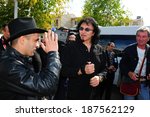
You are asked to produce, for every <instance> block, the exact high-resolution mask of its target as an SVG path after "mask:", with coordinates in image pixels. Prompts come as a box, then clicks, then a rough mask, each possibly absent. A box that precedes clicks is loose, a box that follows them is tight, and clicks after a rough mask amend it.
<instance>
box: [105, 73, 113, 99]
mask: <svg viewBox="0 0 150 117" xmlns="http://www.w3.org/2000/svg"><path fill="white" fill-rule="evenodd" d="M114 77H115V73H114V72H111V73H107V79H106V80H105V81H104V99H105V100H110V99H111V93H112V87H113V81H114Z"/></svg>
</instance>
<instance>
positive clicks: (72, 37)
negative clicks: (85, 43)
mask: <svg viewBox="0 0 150 117" xmlns="http://www.w3.org/2000/svg"><path fill="white" fill-rule="evenodd" d="M73 41H76V33H75V32H70V33H69V34H68V36H67V39H66V43H67V44H68V43H70V42H73Z"/></svg>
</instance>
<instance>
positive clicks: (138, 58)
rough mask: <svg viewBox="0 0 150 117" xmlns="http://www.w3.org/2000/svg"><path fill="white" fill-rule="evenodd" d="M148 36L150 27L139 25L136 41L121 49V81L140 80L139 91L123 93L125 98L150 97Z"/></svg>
mask: <svg viewBox="0 0 150 117" xmlns="http://www.w3.org/2000/svg"><path fill="white" fill-rule="evenodd" d="M149 38H150V29H149V28H148V27H140V28H139V29H138V30H137V31H136V43H135V44H132V45H129V46H128V47H127V48H125V49H124V51H123V55H122V59H121V61H120V70H121V73H122V75H123V77H122V82H126V83H132V82H136V81H138V80H139V81H140V91H139V93H138V95H137V96H129V95H124V99H125V100H134V99H138V100H149V99H150V88H149V80H150V49H149V45H148V44H147V42H148V41H149ZM144 57H146V58H145V61H144V64H143V67H142V70H141V73H140V74H139V72H140V68H141V66H142V61H143V59H144ZM139 76H140V77H139ZM129 88H130V87H129Z"/></svg>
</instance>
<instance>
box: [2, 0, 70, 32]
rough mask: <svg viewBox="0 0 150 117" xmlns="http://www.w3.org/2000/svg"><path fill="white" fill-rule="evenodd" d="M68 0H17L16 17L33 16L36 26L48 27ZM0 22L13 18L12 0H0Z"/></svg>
mask: <svg viewBox="0 0 150 117" xmlns="http://www.w3.org/2000/svg"><path fill="white" fill-rule="evenodd" d="M68 1H69V0H18V17H34V18H35V20H36V22H37V25H38V27H41V28H45V29H49V28H51V26H52V25H53V24H54V23H55V20H56V18H57V17H60V16H61V15H62V14H63V10H64V7H65V3H66V2H68ZM0 8H1V10H0V14H1V15H0V22H1V24H3V23H5V22H9V21H10V20H12V19H13V18H14V0H0Z"/></svg>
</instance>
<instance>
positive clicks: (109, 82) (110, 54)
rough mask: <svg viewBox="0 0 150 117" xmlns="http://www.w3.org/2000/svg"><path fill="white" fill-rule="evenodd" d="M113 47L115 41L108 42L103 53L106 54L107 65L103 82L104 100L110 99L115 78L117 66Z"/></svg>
mask: <svg viewBox="0 0 150 117" xmlns="http://www.w3.org/2000/svg"><path fill="white" fill-rule="evenodd" d="M114 48H115V43H114V42H108V44H107V47H106V50H105V54H106V61H107V62H106V63H107V64H106V67H107V76H106V77H107V78H106V80H105V81H104V82H103V86H104V99H105V100H110V99H111V92H112V88H113V81H114V78H115V72H116V70H117V68H118V60H117V55H116V54H115V52H114V51H113V49H114Z"/></svg>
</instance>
